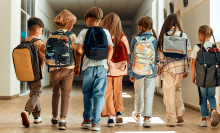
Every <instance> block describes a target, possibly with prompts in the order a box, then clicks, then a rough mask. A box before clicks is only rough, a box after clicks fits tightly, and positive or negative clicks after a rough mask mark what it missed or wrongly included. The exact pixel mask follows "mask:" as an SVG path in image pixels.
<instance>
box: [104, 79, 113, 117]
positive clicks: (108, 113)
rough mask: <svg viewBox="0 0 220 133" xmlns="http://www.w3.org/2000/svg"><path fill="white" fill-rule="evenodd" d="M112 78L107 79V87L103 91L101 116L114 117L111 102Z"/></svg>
mask: <svg viewBox="0 0 220 133" xmlns="http://www.w3.org/2000/svg"><path fill="white" fill-rule="evenodd" d="M113 79H114V78H113V77H107V86H106V91H105V105H104V108H103V110H102V114H101V116H103V117H105V116H114V115H115V107H114V101H113V91H114V90H113V89H114V88H113V82H112V81H113Z"/></svg>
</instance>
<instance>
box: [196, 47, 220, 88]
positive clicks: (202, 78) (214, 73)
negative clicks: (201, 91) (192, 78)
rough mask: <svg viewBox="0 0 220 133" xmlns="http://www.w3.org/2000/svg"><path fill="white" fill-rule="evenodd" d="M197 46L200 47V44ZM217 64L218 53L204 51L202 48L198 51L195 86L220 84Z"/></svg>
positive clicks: (218, 61)
mask: <svg viewBox="0 0 220 133" xmlns="http://www.w3.org/2000/svg"><path fill="white" fill-rule="evenodd" d="M198 46H199V47H201V44H200V45H198ZM212 47H216V45H213V46H212ZM219 65H220V53H218V52H206V50H205V49H204V48H203V50H202V52H198V53H197V60H196V84H197V86H198V87H204V88H209V87H217V86H220V73H219V72H220V71H219Z"/></svg>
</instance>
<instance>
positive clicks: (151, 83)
mask: <svg viewBox="0 0 220 133" xmlns="http://www.w3.org/2000/svg"><path fill="white" fill-rule="evenodd" d="M154 90H155V78H151V79H146V80H145V82H144V112H143V116H148V117H146V118H148V119H149V117H150V118H151V117H152V110H153V100H154Z"/></svg>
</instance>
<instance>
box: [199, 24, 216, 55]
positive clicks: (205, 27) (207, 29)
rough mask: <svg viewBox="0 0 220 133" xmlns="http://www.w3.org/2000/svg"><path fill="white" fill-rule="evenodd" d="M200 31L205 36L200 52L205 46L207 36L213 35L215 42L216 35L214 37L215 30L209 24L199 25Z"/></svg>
mask: <svg viewBox="0 0 220 133" xmlns="http://www.w3.org/2000/svg"><path fill="white" fill-rule="evenodd" d="M199 33H200V34H202V35H203V36H204V37H203V42H202V45H201V48H200V50H199V51H200V52H201V51H202V47H203V45H204V43H205V39H206V38H207V37H209V38H210V37H211V36H212V37H213V39H214V42H215V37H214V34H213V30H212V28H211V27H209V26H208V25H202V26H200V27H199Z"/></svg>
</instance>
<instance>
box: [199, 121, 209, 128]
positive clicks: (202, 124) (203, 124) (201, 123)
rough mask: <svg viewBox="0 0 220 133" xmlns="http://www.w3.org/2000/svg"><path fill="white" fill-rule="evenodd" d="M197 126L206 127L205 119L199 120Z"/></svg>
mask: <svg viewBox="0 0 220 133" xmlns="http://www.w3.org/2000/svg"><path fill="white" fill-rule="evenodd" d="M199 126H200V127H207V123H206V120H204V121H202V120H200V122H199Z"/></svg>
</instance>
